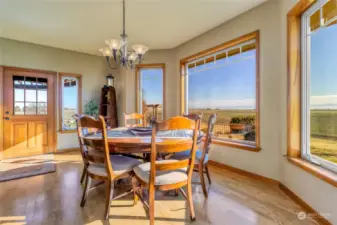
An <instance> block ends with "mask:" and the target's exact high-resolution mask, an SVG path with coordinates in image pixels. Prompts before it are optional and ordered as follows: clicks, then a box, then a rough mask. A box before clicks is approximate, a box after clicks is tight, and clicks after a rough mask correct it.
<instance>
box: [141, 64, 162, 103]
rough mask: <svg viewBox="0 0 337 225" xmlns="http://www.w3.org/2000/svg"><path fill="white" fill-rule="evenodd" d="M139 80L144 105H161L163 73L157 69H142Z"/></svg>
mask: <svg viewBox="0 0 337 225" xmlns="http://www.w3.org/2000/svg"><path fill="white" fill-rule="evenodd" d="M140 79H141V83H142V86H141V88H142V89H143V95H144V96H143V98H144V99H145V100H146V104H163V71H162V69H159V68H152V69H142V70H141V73H140Z"/></svg>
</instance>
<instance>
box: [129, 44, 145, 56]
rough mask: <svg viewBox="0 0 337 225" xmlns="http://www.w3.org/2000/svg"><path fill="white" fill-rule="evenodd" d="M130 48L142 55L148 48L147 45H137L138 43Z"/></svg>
mask: <svg viewBox="0 0 337 225" xmlns="http://www.w3.org/2000/svg"><path fill="white" fill-rule="evenodd" d="M132 49H133V50H134V51H135V53H136V54H137V55H144V54H145V52H147V50H149V48H148V47H147V46H145V45H139V44H137V45H133V46H132Z"/></svg>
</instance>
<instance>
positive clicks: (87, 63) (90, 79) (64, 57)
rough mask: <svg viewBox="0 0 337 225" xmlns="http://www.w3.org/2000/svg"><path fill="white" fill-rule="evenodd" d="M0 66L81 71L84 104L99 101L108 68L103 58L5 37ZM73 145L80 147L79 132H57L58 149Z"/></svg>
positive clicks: (1, 47)
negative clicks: (77, 133)
mask: <svg viewBox="0 0 337 225" xmlns="http://www.w3.org/2000/svg"><path fill="white" fill-rule="evenodd" d="M0 65H4V66H14V67H22V68H31V69H40V70H50V71H56V72H69V73H79V74H82V100H83V104H82V105H83V107H84V105H85V103H86V102H87V101H89V100H91V99H94V100H97V101H99V97H100V89H101V87H102V85H104V84H105V76H106V75H107V71H108V70H107V67H106V64H105V62H104V58H102V57H98V56H92V55H88V54H83V53H77V52H73V51H66V50H61V49H56V48H51V47H45V46H41V45H36V44H30V43H24V42H18V41H13V40H8V39H4V38H0ZM57 102H58V100H57ZM57 113H58V111H57ZM58 118H59V117H58V115H57V126H58ZM57 129H59V128H58V127H57ZM74 147H78V139H77V135H76V133H71V134H60V133H57V149H66V148H74Z"/></svg>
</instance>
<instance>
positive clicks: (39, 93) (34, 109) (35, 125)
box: [2, 69, 55, 158]
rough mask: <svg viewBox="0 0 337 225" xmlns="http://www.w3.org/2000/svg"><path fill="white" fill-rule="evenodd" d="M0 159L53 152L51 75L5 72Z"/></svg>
mask: <svg viewBox="0 0 337 225" xmlns="http://www.w3.org/2000/svg"><path fill="white" fill-rule="evenodd" d="M3 102H4V107H3V110H4V112H3V117H4V118H3V127H4V129H3V137H4V146H3V152H2V158H12V157H21V156H30V155H38V154H43V153H48V152H53V151H54V142H55V140H54V134H55V133H54V132H55V129H54V127H55V125H54V119H55V115H54V75H52V74H47V73H43V72H34V71H22V70H18V71H16V70H15V69H5V72H4V99H3Z"/></svg>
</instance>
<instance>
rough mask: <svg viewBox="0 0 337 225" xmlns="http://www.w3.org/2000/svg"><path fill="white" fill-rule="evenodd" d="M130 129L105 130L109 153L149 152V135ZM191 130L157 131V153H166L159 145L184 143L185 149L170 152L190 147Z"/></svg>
mask: <svg viewBox="0 0 337 225" xmlns="http://www.w3.org/2000/svg"><path fill="white" fill-rule="evenodd" d="M131 130H132V129H128V128H125V127H120V128H114V129H110V130H108V131H107V139H108V143H109V147H110V152H111V153H121V154H133V153H150V152H151V135H137V134H136V133H132V131H131ZM192 134H193V132H192V130H176V131H163V132H161V131H160V132H158V133H157V137H156V146H157V147H158V151H157V153H168V152H162V151H160V149H161V148H160V146H161V145H165V146H168V145H172V146H174V145H177V144H178V143H179V144H184V146H186V148H185V149H181V150H178V149H176V150H174V151H170V152H179V151H186V150H188V149H191V147H192V143H193V141H192ZM202 137H203V133H202V132H200V135H198V143H199V142H201V139H202ZM86 138H89V139H92V140H95V139H101V138H102V134H101V133H96V134H89V135H87V136H86Z"/></svg>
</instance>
